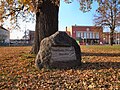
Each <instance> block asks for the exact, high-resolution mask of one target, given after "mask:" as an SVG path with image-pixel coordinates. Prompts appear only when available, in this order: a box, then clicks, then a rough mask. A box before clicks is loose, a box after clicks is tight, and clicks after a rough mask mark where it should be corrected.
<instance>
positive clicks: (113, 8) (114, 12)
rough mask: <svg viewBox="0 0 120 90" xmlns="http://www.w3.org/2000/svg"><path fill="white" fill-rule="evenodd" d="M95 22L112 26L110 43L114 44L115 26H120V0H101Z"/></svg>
mask: <svg viewBox="0 0 120 90" xmlns="http://www.w3.org/2000/svg"><path fill="white" fill-rule="evenodd" d="M96 11H97V14H96V15H95V18H94V22H95V24H96V25H99V26H103V27H104V26H105V27H106V26H107V27H109V28H110V44H111V45H113V40H114V37H113V34H114V32H115V28H116V27H118V26H120V0H101V2H100V3H99V8H98V9H97V10H96Z"/></svg>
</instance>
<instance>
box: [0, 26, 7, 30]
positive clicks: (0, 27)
mask: <svg viewBox="0 0 120 90" xmlns="http://www.w3.org/2000/svg"><path fill="white" fill-rule="evenodd" d="M0 29H3V30H6V31H8V30H7V29H5V28H4V27H2V26H0Z"/></svg>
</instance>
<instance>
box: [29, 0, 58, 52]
mask: <svg viewBox="0 0 120 90" xmlns="http://www.w3.org/2000/svg"><path fill="white" fill-rule="evenodd" d="M38 7H39V11H38V12H37V13H36V27H35V38H34V44H33V47H32V50H31V53H34V54H37V53H38V51H39V49H40V42H41V40H42V39H44V38H45V37H48V36H50V35H52V34H54V33H55V32H56V31H58V12H59V5H57V4H56V3H53V2H52V1H51V0H44V1H43V3H42V4H41V5H40V6H38Z"/></svg>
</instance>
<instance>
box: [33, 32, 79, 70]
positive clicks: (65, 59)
mask: <svg viewBox="0 0 120 90" xmlns="http://www.w3.org/2000/svg"><path fill="white" fill-rule="evenodd" d="M35 64H36V66H37V67H38V68H39V69H41V68H42V67H46V68H72V67H76V66H79V65H80V64H81V50H80V46H79V45H78V44H77V42H76V41H75V40H74V39H73V38H72V37H70V36H69V35H68V34H67V33H66V32H61V31H58V32H56V33H55V34H53V35H51V36H49V37H46V38H44V39H43V40H42V41H41V43H40V50H39V52H38V54H37V56H36V59H35Z"/></svg>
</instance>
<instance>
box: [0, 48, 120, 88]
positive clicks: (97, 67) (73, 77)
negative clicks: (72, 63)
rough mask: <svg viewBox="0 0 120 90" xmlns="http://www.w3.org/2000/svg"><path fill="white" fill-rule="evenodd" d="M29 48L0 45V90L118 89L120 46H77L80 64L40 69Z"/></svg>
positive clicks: (119, 80)
mask: <svg viewBox="0 0 120 90" xmlns="http://www.w3.org/2000/svg"><path fill="white" fill-rule="evenodd" d="M30 49H31V47H0V90H4V89H5V90H88V89H89V90H120V46H81V51H82V66H80V67H77V68H74V69H66V70H64V69H62V70H59V69H51V70H50V69H42V70H40V71H38V70H37V69H36V67H35V65H34V58H35V55H31V54H29V51H30Z"/></svg>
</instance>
